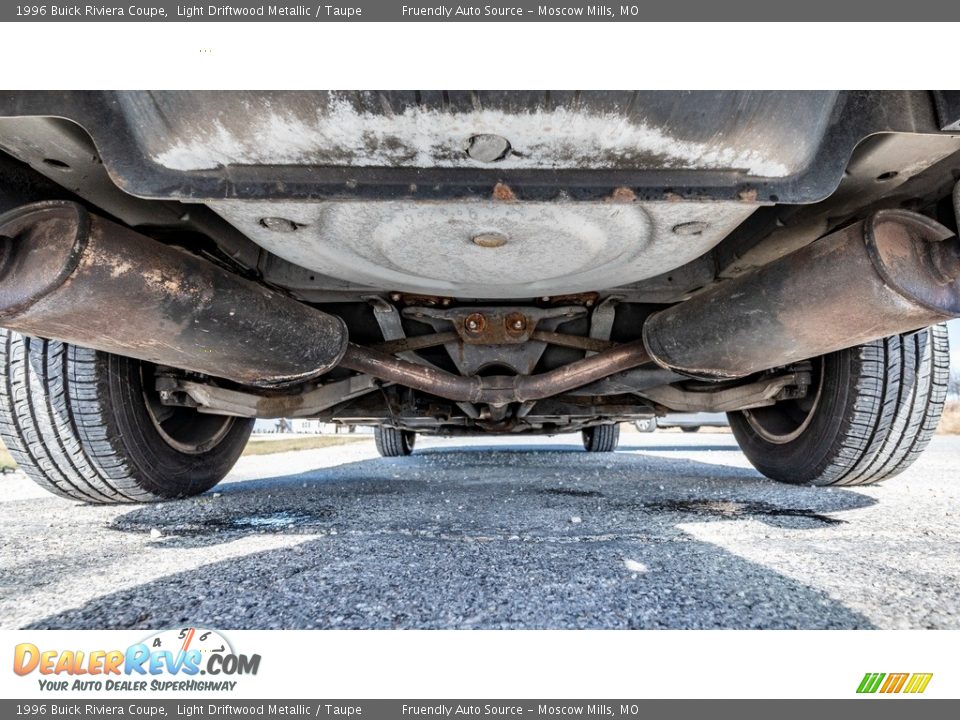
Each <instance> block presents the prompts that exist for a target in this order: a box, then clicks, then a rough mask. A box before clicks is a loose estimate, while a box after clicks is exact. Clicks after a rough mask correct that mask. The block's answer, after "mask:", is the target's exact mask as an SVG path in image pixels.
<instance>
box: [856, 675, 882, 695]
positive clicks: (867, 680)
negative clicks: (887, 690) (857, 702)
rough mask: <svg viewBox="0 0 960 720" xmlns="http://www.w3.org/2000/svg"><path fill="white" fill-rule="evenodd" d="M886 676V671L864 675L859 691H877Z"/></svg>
mask: <svg viewBox="0 0 960 720" xmlns="http://www.w3.org/2000/svg"><path fill="white" fill-rule="evenodd" d="M884 677H886V676H885V675H884V673H867V674H866V675H864V676H863V680H861V681H860V687H858V688H857V692H858V693H875V692H876V691H877V688H879V687H880V682H881V681H882V680H883V678H884Z"/></svg>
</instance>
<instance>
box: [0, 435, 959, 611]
mask: <svg viewBox="0 0 960 720" xmlns="http://www.w3.org/2000/svg"><path fill="white" fill-rule="evenodd" d="M958 459H960V437H937V438H935V440H934V442H933V444H932V446H931V448H930V449H929V450H928V451H927V453H926V454H925V455H924V456H923V457H922V458H921V459H920V461H919V462H918V463H917V464H916V465H915V466H914V467H913V468H912V469H911V470H909V471H908V472H907V473H905V474H904V475H902V476H900V477H898V478H896V479H893V480H890V481H888V482H886V483H884V484H883V485H880V486H873V487H866V488H834V489H823V488H805V487H792V486H785V485H780V484H777V483H774V482H772V481H769V480H767V479H765V478H763V477H762V476H760V475H759V474H758V473H757V472H756V471H754V470H753V469H752V468H751V467H750V466H749V464H748V463H747V461H746V459H745V458H744V457H743V455H742V454H741V453H740V451H739V450H738V449H737V447H736V444H735V443H734V441H733V438H732V436H731V435H729V434H722V433H712V434H708V433H700V434H696V435H684V434H680V433H667V432H658V433H656V434H640V433H624V434H623V436H622V438H621V447H620V451H618V452H617V453H614V454H608V455H598V454H588V453H586V452H584V451H583V450H582V447H580V446H579V437H576V436H562V437H557V438H543V439H540V438H533V439H514V440H505V441H490V440H484V439H469V440H459V439H458V440H425V439H423V438H421V439H420V442H419V444H418V448H417V452H416V453H415V454H414V455H413V456H412V457H409V458H402V459H382V458H379V457H378V456H377V455H376V450H375V449H374V447H373V443H372V440H368V441H363V442H359V443H355V444H350V445H344V446H338V447H332V448H327V449H323V450H311V451H304V452H297V453H283V454H276V455H265V456H257V457H249V458H243V459H241V461H240V463H239V464H238V466H237V468H236V469H235V470H234V472H233V473H232V474H231V475H230V477H229V478H228V479H227V480H226V481H225V482H224V483H222V484H221V485H220V486H218V487H217V488H215V489H214V491H211V492H209V493H207V494H205V495H203V496H201V497H198V498H194V499H190V500H182V501H174V502H167V503H161V504H154V505H125V506H114V507H96V506H85V505H81V504H78V503H74V502H70V501H67V500H63V499H59V498H56V497H53V496H51V495H47V494H46V493H44V492H43V491H42V490H40V489H39V488H36V487H35V486H34V485H33V484H32V483H31V482H30V481H29V480H28V479H27V478H25V477H24V476H22V475H20V474H12V475H5V476H3V477H2V478H0V485H2V488H3V492H2V493H0V522H2V524H3V527H4V533H3V534H2V537H0V627H3V628H6V629H10V628H22V627H32V628H140V629H163V628H168V627H173V626H179V625H182V624H185V623H191V624H197V625H205V626H210V627H217V628H224V629H237V628H958V627H960V532H958V531H960V502H958V500H960V481H958V477H957V465H958V462H957V461H958Z"/></svg>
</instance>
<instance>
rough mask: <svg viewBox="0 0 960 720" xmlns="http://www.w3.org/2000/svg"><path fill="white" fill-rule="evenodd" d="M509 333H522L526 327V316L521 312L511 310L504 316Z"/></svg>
mask: <svg viewBox="0 0 960 720" xmlns="http://www.w3.org/2000/svg"><path fill="white" fill-rule="evenodd" d="M504 323H505V324H506V327H507V333H508V334H509V335H514V336H518V335H523V333H524V332H525V331H526V329H527V318H526V316H525V315H524V314H523V313H518V312H512V313H510V314H509V315H507V317H506V318H504Z"/></svg>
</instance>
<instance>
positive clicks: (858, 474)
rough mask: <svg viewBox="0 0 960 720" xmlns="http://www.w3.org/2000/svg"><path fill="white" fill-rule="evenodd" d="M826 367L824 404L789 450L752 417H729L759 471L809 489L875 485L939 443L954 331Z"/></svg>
mask: <svg viewBox="0 0 960 720" xmlns="http://www.w3.org/2000/svg"><path fill="white" fill-rule="evenodd" d="M820 367H821V372H822V373H823V375H822V384H821V389H820V396H819V400H818V402H817V404H816V406H815V408H814V409H813V411H812V413H811V414H810V415H809V424H807V426H806V427H805V428H803V426H802V424H801V425H798V428H797V429H798V430H799V431H800V432H799V434H798V435H797V436H796V437H795V438H793V439H790V440H789V441H788V442H782V443H781V442H770V441H769V440H768V439H767V438H765V437H763V434H762V433H759V432H758V431H757V429H756V427H755V426H754V425H752V424H751V422H750V419H749V417H748V415H747V414H746V413H745V412H734V413H730V414H729V418H730V427H731V428H732V430H733V434H734V436H735V437H736V439H737V442H738V443H739V444H740V447H741V449H742V450H743V452H744V454H745V455H746V456H747V458H748V459H749V460H750V462H751V463H753V465H754V467H756V468H757V470H759V471H760V472H762V473H763V474H764V475H766V476H767V477H770V478H773V479H774V480H779V481H781V482H787V483H794V484H804V485H867V484H870V483H875V482H879V481H880V480H885V479H887V478H890V477H893V476H894V475H897V474H898V473H901V472H903V471H904V470H906V469H907V468H908V467H910V465H911V464H912V463H913V462H914V460H916V459H917V457H918V456H919V455H920V453H922V452H923V450H924V448H926V446H927V444H928V443H929V442H930V438H931V437H933V433H934V431H935V430H936V427H937V423H938V422H939V421H940V415H941V413H942V411H943V405H944V402H945V400H946V396H947V381H948V379H949V374H950V349H949V345H948V340H947V329H946V326H945V325H935V326H934V327H931V328H927V329H924V330H921V331H918V332H915V333H909V334H905V335H895V336H893V337H889V338H886V339H883V340H877V341H875V342H871V343H867V344H865V345H860V346H858V347H855V348H851V349H849V350H842V351H840V352H837V353H833V354H831V355H826V356H824V357H823V358H822V360H821V363H820ZM776 407H778V406H774V408H776ZM765 411H766V409H763V410H762V411H753V412H754V413H757V412H765ZM747 412H749V411H747ZM758 417H759V415H754V423H756V422H757V418H758ZM761 427H763V425H761ZM801 428H802V430H801ZM767 434H768V435H769V433H767ZM784 437H786V436H784Z"/></svg>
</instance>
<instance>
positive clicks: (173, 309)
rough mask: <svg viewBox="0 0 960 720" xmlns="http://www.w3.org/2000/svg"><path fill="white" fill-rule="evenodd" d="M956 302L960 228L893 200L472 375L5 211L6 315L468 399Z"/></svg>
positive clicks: (148, 347)
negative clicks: (589, 341) (556, 351)
mask: <svg viewBox="0 0 960 720" xmlns="http://www.w3.org/2000/svg"><path fill="white" fill-rule="evenodd" d="M958 316H960V239H958V238H957V237H956V236H954V235H953V234H952V233H951V232H950V231H949V230H948V229H947V228H945V227H943V226H942V225H940V224H938V223H936V222H934V221H932V220H929V219H928V218H926V217H924V216H922V215H918V214H916V213H911V212H906V211H902V210H881V211H879V212H876V213H874V214H873V215H871V216H870V217H869V218H867V219H866V220H864V221H861V222H859V223H857V224H854V225H850V226H848V227H846V228H844V229H842V230H839V231H837V232H834V233H833V234H831V235H829V236H827V237H824V238H822V239H820V240H818V241H816V242H814V243H812V244H811V245H808V246H806V247H804V248H801V249H800V250H797V251H796V252H794V253H791V254H790V255H787V256H785V257H783V258H780V259H779V260H776V261H774V262H772V263H770V264H768V265H766V266H764V267H762V268H760V269H758V270H756V271H753V272H751V273H749V274H746V275H743V276H741V277H739V278H737V279H734V280H728V281H725V282H723V283H721V284H719V285H718V286H716V287H715V288H713V289H711V290H709V291H706V292H704V293H701V294H699V295H697V296H695V297H693V298H692V299H690V300H687V301H685V302H683V303H679V304H677V305H674V306H671V307H669V308H667V309H666V310H662V311H660V312H657V313H654V314H653V315H652V316H650V317H649V318H648V319H647V321H646V323H645V324H644V326H643V329H642V334H643V339H642V340H637V341H634V342H631V343H625V344H623V345H620V346H618V347H615V348H613V349H611V350H608V351H605V352H601V353H598V354H596V355H592V356H590V357H587V358H584V359H583V360H579V361H577V362H574V363H570V364H568V365H565V366H563V367H560V368H557V369H555V370H551V371H549V372H546V373H542V374H539V375H529V376H504V377H464V376H460V375H455V374H453V373H449V372H446V371H443V370H438V369H436V368H432V367H426V366H420V365H416V364H413V363H410V362H406V361H404V360H400V359H397V358H395V357H393V356H391V355H386V354H383V353H379V352H377V351H375V350H371V349H369V348H364V347H360V346H357V345H354V344H351V343H350V342H349V338H348V333H347V327H346V325H345V323H344V322H343V321H342V320H341V319H340V318H338V317H336V316H334V315H331V314H329V313H325V312H322V311H320V310H317V309H315V308H312V307H310V306H308V305H304V304H303V303H300V302H298V301H296V300H294V299H292V298H289V297H287V296H285V295H282V294H280V293H277V292H275V291H273V290H270V289H268V288H266V287H264V286H263V285H260V284H258V283H256V282H253V281H251V280H247V279H245V278H242V277H240V276H239V275H236V274H234V273H232V272H230V271H229V270H226V269H224V268H221V267H220V266H218V265H216V264H214V263H212V262H210V261H207V260H204V259H202V258H200V257H197V256H195V255H192V254H190V253H188V252H186V251H183V250H179V249H177V248H175V247H171V246H169V245H164V244H163V243H160V242H157V241H155V240H152V239H150V238H148V237H145V236H144V235H141V234H140V233H137V232H135V231H133V230H130V229H128V228H125V227H122V226H120V225H117V224H115V223H113V222H110V221H109V220H105V219H103V218H100V217H97V216H95V215H91V214H90V213H88V212H87V211H86V210H85V209H84V208H83V207H82V206H80V205H78V204H76V203H71V202H43V203H36V204H33V205H27V206H24V207H21V208H18V209H15V210H12V211H10V212H8V213H6V214H4V215H2V216H0V326H3V327H7V328H10V329H12V330H16V331H18V332H21V333H23V334H25V335H32V336H38V337H44V338H49V339H54V340H60V341H63V342H69V343H74V344H76V345H81V346H86V347H90V348H94V349H96V350H103V351H106V352H110V353H115V354H119V355H127V356H130V357H134V358H138V359H140V360H145V361H148V362H152V363H155V364H157V365H164V366H170V367H174V368H180V369H183V370H189V371H194V372H198V373H203V374H205V375H211V376H214V377H220V378H226V379H229V380H233V381H235V382H238V383H242V384H245V385H253V386H260V387H282V386H285V385H291V384H296V383H300V382H304V381H307V380H311V379H313V378H316V377H319V376H321V375H323V374H324V373H326V372H328V371H330V370H332V369H333V368H335V367H343V368H347V369H350V370H355V371H358V372H362V373H366V374H368V375H371V376H373V377H375V378H378V379H381V380H385V381H389V382H394V383H398V384H401V385H405V386H407V387H412V388H414V389H417V390H422V391H424V392H428V393H430V394H433V395H436V396H438V397H443V398H447V399H449V400H453V401H457V402H476V403H489V404H492V405H503V404H506V403H510V402H524V401H531V400H539V399H543V398H547V397H552V396H554V395H558V394H562V393H564V392H568V391H571V390H575V389H577V388H580V387H584V386H586V385H589V384H591V383H593V382H595V381H597V380H601V379H603V378H606V377H609V376H610V375H613V374H615V373H619V372H622V371H625V370H630V369H632V368H635V367H638V366H641V365H647V364H650V363H656V364H657V365H659V366H661V367H662V368H666V369H668V370H672V371H674V372H677V373H680V374H683V375H687V376H691V377H699V378H738V377H744V376H747V375H751V374H753V373H755V372H759V371H761V370H767V369H770V368H774V367H779V366H782V365H787V364H790V363H792V362H796V361H799V360H805V359H808V358H811V357H815V356H818V355H823V354H826V353H829V352H833V351H836V350H841V349H843V348H847V347H852V346H854V345H859V344H861V343H864V342H868V341H871V340H875V339H878V338H881V337H886V336H888V335H894V334H897V333H904V332H911V331H914V330H919V329H921V328H924V327H927V326H929V325H933V324H936V323H939V322H943V321H944V320H948V319H951V318H954V317H958Z"/></svg>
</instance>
